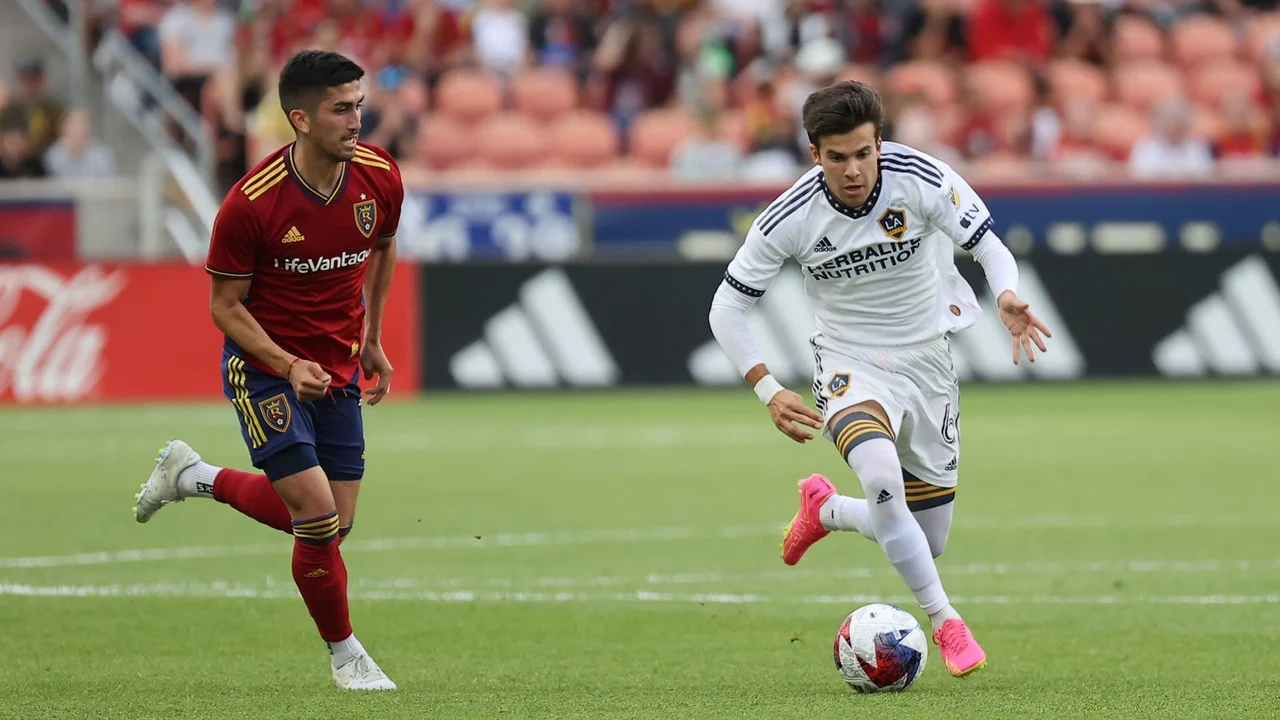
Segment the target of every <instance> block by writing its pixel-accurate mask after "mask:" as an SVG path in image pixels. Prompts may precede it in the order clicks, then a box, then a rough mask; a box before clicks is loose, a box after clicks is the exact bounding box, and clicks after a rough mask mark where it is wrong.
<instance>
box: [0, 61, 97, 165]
mask: <svg viewBox="0 0 1280 720" xmlns="http://www.w3.org/2000/svg"><path fill="white" fill-rule="evenodd" d="M13 77H14V82H13V84H12V86H11V87H10V86H6V85H4V84H0V180H6V179H8V180H21V179H34V178H44V177H53V178H63V179H76V178H107V177H111V176H112V175H114V174H115V155H114V153H112V151H111V149H110V148H108V147H107V146H106V145H105V144H103V143H101V142H99V141H97V140H95V139H94V137H93V134H92V127H91V120H90V118H89V114H88V113H86V112H85V111H83V110H80V109H75V108H72V109H68V108H67V107H66V106H65V105H64V104H63V103H62V101H60V100H58V99H57V97H56V96H55V94H54V93H51V92H50V90H49V87H48V85H47V83H46V80H45V69H44V60H43V59H42V58H40V57H27V58H21V59H20V60H19V61H18V63H17V66H16V67H14V68H13Z"/></svg>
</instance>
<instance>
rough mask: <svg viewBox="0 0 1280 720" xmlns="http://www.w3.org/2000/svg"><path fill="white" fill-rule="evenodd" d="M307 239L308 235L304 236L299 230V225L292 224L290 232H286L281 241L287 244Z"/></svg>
mask: <svg viewBox="0 0 1280 720" xmlns="http://www.w3.org/2000/svg"><path fill="white" fill-rule="evenodd" d="M306 239H307V238H306V236H304V235H303V234H302V233H301V232H299V231H298V226H297V225H291V226H290V227H289V232H287V233H285V234H284V239H283V240H281V241H280V242H282V243H285V244H288V243H299V242H302V241H303V240H306Z"/></svg>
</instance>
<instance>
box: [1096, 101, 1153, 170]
mask: <svg viewBox="0 0 1280 720" xmlns="http://www.w3.org/2000/svg"><path fill="white" fill-rule="evenodd" d="M1146 134H1147V118H1146V116H1145V115H1143V114H1141V113H1139V112H1138V111H1136V110H1134V109H1133V108H1130V107H1125V106H1123V105H1108V106H1105V107H1100V108H1098V111H1097V113H1096V114H1095V115H1094V125H1093V138H1094V142H1095V143H1097V145H1098V147H1099V148H1101V149H1102V150H1104V151H1106V152H1107V153H1108V154H1110V155H1111V156H1112V157H1114V158H1118V159H1124V158H1127V157H1128V156H1129V151H1130V150H1131V149H1132V148H1133V144H1134V143H1136V142H1138V140H1141V139H1142V137H1143V136H1144V135H1146Z"/></svg>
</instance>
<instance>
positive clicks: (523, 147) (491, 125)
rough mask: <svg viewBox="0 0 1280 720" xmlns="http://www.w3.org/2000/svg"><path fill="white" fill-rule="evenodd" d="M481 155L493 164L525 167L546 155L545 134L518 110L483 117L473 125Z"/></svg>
mask: <svg viewBox="0 0 1280 720" xmlns="http://www.w3.org/2000/svg"><path fill="white" fill-rule="evenodd" d="M476 150H477V151H478V152H479V155H480V158H481V159H482V160H483V161H485V162H486V163H488V164H489V165H491V166H493V167H496V168H504V169H506V168H524V167H529V166H531V165H536V164H537V163H539V162H541V161H542V160H544V159H545V158H546V152H547V136H546V133H545V132H544V131H543V129H542V128H541V127H540V126H539V125H538V123H536V122H534V121H533V120H531V119H529V118H528V117H525V116H524V115H521V114H519V113H498V114H495V115H490V116H489V117H486V118H485V119H484V120H483V121H482V122H481V123H480V125H479V126H478V127H477V128H476Z"/></svg>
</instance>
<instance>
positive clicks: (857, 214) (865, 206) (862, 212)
mask: <svg viewBox="0 0 1280 720" xmlns="http://www.w3.org/2000/svg"><path fill="white" fill-rule="evenodd" d="M819 178H821V179H820V180H819V183H818V184H819V185H821V186H822V194H823V195H825V196H826V198H827V202H828V203H830V204H831V207H833V208H835V210H836V212H838V213H840V214H841V215H847V216H849V217H851V218H855V219H856V218H864V217H866V216H867V215H870V214H871V210H872V209H873V208H875V206H876V201H877V200H879V199H880V185H881V183H883V182H884V173H882V172H877V173H876V186H875V187H873V188H871V194H870V195H868V196H867V201H866V202H864V203H862V204H861V205H859V206H858V207H849V206H848V205H845V204H844V203H842V202H840V201H839V200H837V199H836V196H835V195H832V194H831V188H828V187H827V179H826V177H824V176H823V175H822V173H819Z"/></svg>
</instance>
